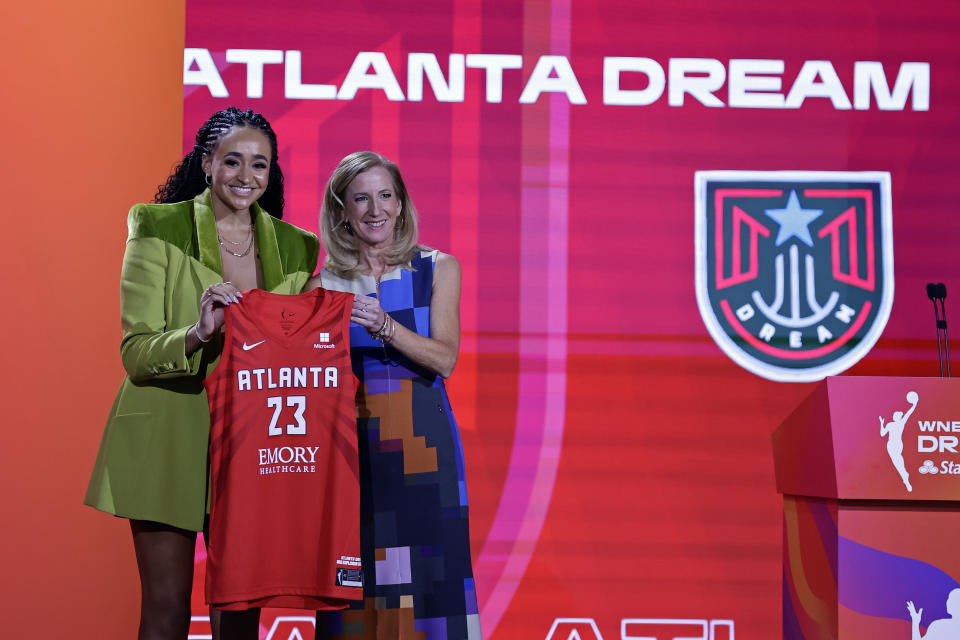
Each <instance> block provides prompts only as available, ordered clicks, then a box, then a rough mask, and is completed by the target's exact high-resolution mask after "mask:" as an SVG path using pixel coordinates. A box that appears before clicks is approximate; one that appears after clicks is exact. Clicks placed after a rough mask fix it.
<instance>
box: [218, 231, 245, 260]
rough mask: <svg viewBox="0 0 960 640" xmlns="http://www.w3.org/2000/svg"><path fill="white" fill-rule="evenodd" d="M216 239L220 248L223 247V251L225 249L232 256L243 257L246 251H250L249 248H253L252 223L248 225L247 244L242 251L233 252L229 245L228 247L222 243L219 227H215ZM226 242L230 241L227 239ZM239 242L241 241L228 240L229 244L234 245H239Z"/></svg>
mask: <svg viewBox="0 0 960 640" xmlns="http://www.w3.org/2000/svg"><path fill="white" fill-rule="evenodd" d="M217 240H219V241H220V248H221V249H223V250H224V251H226V252H227V253H229V254H230V255H232V256H233V257H234V258H243V257H245V256H246V255H247V254H248V253H250V249H253V225H250V238H249V244H248V245H247V248H246V249H244V250H243V253H234V252H233V251H231V250H230V247H228V246H227V245H226V244H224V242H223V238H222V237H221V236H220V229H219V228H217ZM227 242H230V241H229V240H228V241H227ZM241 243H242V241H241V242H230V244H234V245H240V244H241Z"/></svg>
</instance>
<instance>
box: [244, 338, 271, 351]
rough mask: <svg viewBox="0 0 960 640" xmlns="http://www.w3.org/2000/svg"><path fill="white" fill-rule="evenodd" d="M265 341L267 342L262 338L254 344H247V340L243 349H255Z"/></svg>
mask: <svg viewBox="0 0 960 640" xmlns="http://www.w3.org/2000/svg"><path fill="white" fill-rule="evenodd" d="M264 342H266V340H261V341H260V342H254V343H253V344H247V343H246V342H244V343H243V350H244V351H250V349H253V348H254V347H258V346H260V345H261V344H263V343H264Z"/></svg>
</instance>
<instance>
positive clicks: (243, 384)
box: [237, 367, 340, 391]
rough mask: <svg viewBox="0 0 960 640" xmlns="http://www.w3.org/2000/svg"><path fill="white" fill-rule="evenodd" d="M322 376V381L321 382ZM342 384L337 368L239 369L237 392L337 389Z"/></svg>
mask: <svg viewBox="0 0 960 640" xmlns="http://www.w3.org/2000/svg"><path fill="white" fill-rule="evenodd" d="M321 376H322V381H321ZM339 384H340V372H339V370H338V369H337V367H279V368H277V369H276V370H275V369H274V368H273V367H266V368H263V369H239V370H238V371H237V390H239V391H252V390H253V389H257V390H260V389H307V388H312V389H320V388H325V389H335V388H337V386H338V385H339Z"/></svg>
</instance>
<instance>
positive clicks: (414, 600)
mask: <svg viewBox="0 0 960 640" xmlns="http://www.w3.org/2000/svg"><path fill="white" fill-rule="evenodd" d="M437 255H438V252H437V251H421V252H419V253H418V254H417V256H416V257H415V258H414V259H413V261H412V262H411V266H413V268H414V270H413V271H408V270H406V269H402V268H400V267H397V268H396V269H394V270H393V271H391V272H389V273H386V274H384V275H383V276H382V277H381V279H380V287H379V289H380V290H379V296H378V295H377V283H376V281H375V280H374V278H372V277H370V276H357V277H356V278H354V279H351V280H346V279H343V278H340V277H338V276H336V275H334V274H332V273H330V272H328V271H327V270H324V271H323V272H322V284H323V286H324V287H325V288H327V289H333V290H337V291H347V292H350V293H355V294H362V295H368V296H374V297H379V299H380V305H381V307H382V308H383V310H384V311H386V312H387V313H389V314H390V317H391V318H393V319H394V321H396V322H398V323H400V324H402V325H403V326H404V327H406V328H407V329H410V330H411V331H416V332H417V333H418V334H420V335H422V336H426V337H429V336H430V297H431V294H432V291H433V272H434V266H435V264H436V260H437ZM350 353H351V357H352V360H353V370H354V373H355V374H356V376H357V378H358V379H359V380H360V385H359V389H358V391H357V408H358V411H357V432H358V435H359V444H360V493H361V501H360V514H361V516H360V517H361V545H362V551H361V560H362V563H363V574H364V586H363V597H364V600H363V602H359V601H358V602H354V603H353V606H351V608H349V609H346V610H343V611H321V612H318V613H317V633H316V638H317V639H321V638H323V639H326V638H370V639H374V638H376V639H385V638H389V639H390V640H393V639H397V638H403V640H412V639H417V640H480V638H481V636H480V616H479V614H478V611H477V594H476V588H475V586H474V582H473V568H472V566H471V562H470V535H469V526H468V518H467V490H466V481H465V477H464V465H463V448H462V446H461V443H460V434H459V432H458V431H457V423H456V420H454V417H453V412H452V411H451V410H450V402H449V400H448V398H447V392H446V390H445V389H444V386H443V378H441V377H440V376H438V375H436V374H434V373H433V372H431V371H427V370H425V369H424V368H423V367H420V366H419V365H417V364H414V363H413V362H411V361H410V360H409V359H408V358H406V357H405V356H404V355H402V354H401V353H400V352H398V351H397V350H395V349H393V348H392V347H390V346H386V347H385V346H384V345H383V344H381V343H380V342H378V341H376V340H374V339H373V338H371V337H370V336H369V334H368V333H367V331H366V329H364V328H363V327H361V326H360V325H357V324H351V325H350Z"/></svg>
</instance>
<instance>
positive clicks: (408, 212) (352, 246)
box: [320, 151, 426, 278]
mask: <svg viewBox="0 0 960 640" xmlns="http://www.w3.org/2000/svg"><path fill="white" fill-rule="evenodd" d="M374 167H383V168H384V169H386V170H387V172H388V173H389V174H390V176H391V177H392V178H393V187H394V190H395V191H396V195H397V198H399V200H400V204H401V207H400V215H399V216H397V219H396V222H395V223H394V225H395V226H394V230H395V231H394V238H393V246H392V247H390V249H389V250H387V252H386V253H385V255H384V260H385V261H386V263H387V265H388V266H394V265H401V266H402V267H403V268H405V269H411V266H410V261H411V260H412V259H413V257H414V256H415V255H416V253H417V251H420V250H422V249H426V247H424V246H422V245H420V244H419V243H418V242H417V235H418V226H417V209H416V207H414V206H413V200H411V199H410V194H409V193H407V187H406V185H405V184H404V183H403V177H402V176H401V175H400V169H398V168H397V165H395V164H394V163H392V162H390V161H389V160H387V159H386V158H384V157H383V156H382V155H380V154H379V153H374V152H373V151H357V152H355V153H351V154H350V155H348V156H347V157H345V158H344V159H343V160H341V161H340V164H338V165H337V168H336V169H334V171H333V174H332V175H331V176H330V179H329V180H327V188H326V189H325V190H324V193H323V206H322V207H321V208H320V238H321V240H322V241H323V248H324V250H325V251H326V252H327V257H326V259H325V260H324V262H323V266H324V267H326V268H327V269H329V270H330V271H332V272H333V273H335V274H337V275H338V276H341V277H343V278H352V277H354V276H356V275H357V274H359V273H360V271H361V266H360V252H359V249H358V247H357V239H356V236H354V235H353V232H352V231H351V230H350V227H349V223H347V220H346V216H345V215H344V204H343V201H344V197H345V194H346V191H347V187H348V186H349V185H350V183H351V182H353V179H354V178H356V177H357V176H358V175H360V174H361V173H363V172H364V171H369V170H370V169H373V168H374Z"/></svg>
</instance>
